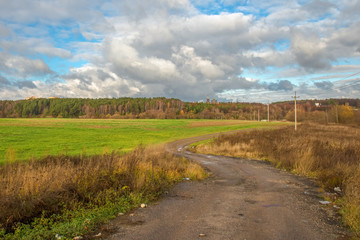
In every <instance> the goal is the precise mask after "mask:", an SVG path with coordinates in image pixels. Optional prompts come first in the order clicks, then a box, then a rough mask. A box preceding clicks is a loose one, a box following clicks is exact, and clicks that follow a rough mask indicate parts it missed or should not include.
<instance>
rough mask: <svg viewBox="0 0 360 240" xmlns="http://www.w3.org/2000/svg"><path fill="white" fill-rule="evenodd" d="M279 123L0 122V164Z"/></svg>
mask: <svg viewBox="0 0 360 240" xmlns="http://www.w3.org/2000/svg"><path fill="white" fill-rule="evenodd" d="M278 124H281V123H267V122H254V121H252V122H250V121H235V120H221V121H220V120H159V119H150V120H137V119H135V120H134V119H131V120H113V119H111V120H110V119H105V120H104V119H39V118H37V119H34V118H32V119H0V163H3V162H4V161H14V160H17V161H19V160H27V159H31V158H38V157H42V156H45V155H59V154H69V155H75V154H88V155H90V154H101V153H103V152H104V151H107V152H109V151H113V150H115V151H123V152H128V151H130V150H131V149H133V148H134V147H136V146H138V145H139V144H144V145H148V144H157V143H166V142H169V141H172V140H176V139H181V138H186V137H192V136H198V135H203V134H208V133H214V132H221V131H230V130H236V129H243V128H253V127H266V126H272V125H278Z"/></svg>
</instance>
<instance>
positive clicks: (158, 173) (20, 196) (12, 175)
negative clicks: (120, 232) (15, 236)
mask: <svg viewBox="0 0 360 240" xmlns="http://www.w3.org/2000/svg"><path fill="white" fill-rule="evenodd" d="M204 176H205V173H204V171H203V170H202V168H201V167H200V166H198V165H196V164H195V163H191V162H189V161H188V160H186V159H183V158H178V157H174V156H172V155H170V154H168V153H166V152H165V151H164V149H163V147H156V148H154V147H153V148H151V149H145V148H144V147H139V148H137V149H136V150H134V151H133V152H131V153H129V154H127V155H119V154H117V153H109V154H108V153H105V154H103V155H97V156H76V157H74V156H56V157H51V156H49V157H45V158H44V159H42V160H37V161H32V162H27V163H11V164H7V165H5V166H2V167H1V168H0V228H5V229H6V230H7V231H13V227H14V226H15V225H16V224H17V223H30V222H31V221H32V220H33V219H34V218H36V217H40V216H43V215H44V214H46V215H48V216H50V215H52V214H59V213H61V212H62V211H63V210H65V209H66V210H69V209H71V208H76V207H78V206H86V205H87V204H88V205H89V204H92V205H101V204H105V201H106V199H107V198H108V197H109V196H107V195H106V194H107V193H108V192H113V193H115V194H116V195H122V194H129V193H131V192H141V193H143V194H153V195H157V194H159V193H161V191H162V190H164V189H166V188H168V187H169V186H170V185H171V184H173V183H174V182H176V181H179V180H181V179H182V178H183V177H190V178H192V179H201V178H203V177H204ZM109 190H111V191H109Z"/></svg>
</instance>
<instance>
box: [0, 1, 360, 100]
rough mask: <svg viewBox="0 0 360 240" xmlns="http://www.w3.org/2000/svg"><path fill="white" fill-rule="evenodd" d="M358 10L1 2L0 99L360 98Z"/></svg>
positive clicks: (343, 4) (348, 4) (299, 4)
mask: <svg viewBox="0 0 360 240" xmlns="http://www.w3.org/2000/svg"><path fill="white" fill-rule="evenodd" d="M359 12H360V2H359V1H352V0H343V1H323V0H314V1H312V0H301V1H296V0H291V1H279V0H274V1H265V0H148V1H145V2H144V1H140V0H122V1H116V0H106V1H105V0H104V1H96V0H77V1H71V0H61V1H60V0H54V1H47V0H14V1H11V2H9V1H1V0H0V99H9V100H15V99H24V98H25V97H28V96H37V97H51V96H58V97H81V98H103V97H110V98H112V97H157V96H165V97H174V98H180V99H182V100H186V101H201V100H204V99H206V97H210V98H213V97H215V98H218V99H219V100H221V101H251V102H274V101H283V100H290V99H291V96H292V95H293V93H294V91H297V92H298V93H299V95H301V97H302V98H307V99H314V98H316V99H325V98H343V97H350V98H358V97H359V92H360V15H359V14H358V13H359Z"/></svg>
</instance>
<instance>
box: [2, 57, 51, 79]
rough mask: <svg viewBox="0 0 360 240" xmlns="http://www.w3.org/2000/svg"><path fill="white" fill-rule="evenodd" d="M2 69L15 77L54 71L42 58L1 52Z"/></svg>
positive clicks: (39, 74)
mask: <svg viewBox="0 0 360 240" xmlns="http://www.w3.org/2000/svg"><path fill="white" fill-rule="evenodd" d="M0 70H1V71H3V72H5V73H7V74H10V75H13V76H14V77H28V76H41V75H46V74H51V73H53V71H51V70H50V68H49V66H48V65H47V64H46V63H45V62H44V61H43V60H41V59H29V58H25V57H20V56H9V55H7V54H1V53H0Z"/></svg>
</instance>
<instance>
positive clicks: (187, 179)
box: [183, 177, 191, 181]
mask: <svg viewBox="0 0 360 240" xmlns="http://www.w3.org/2000/svg"><path fill="white" fill-rule="evenodd" d="M183 180H185V181H190V180H191V179H190V178H188V177H186V178H183Z"/></svg>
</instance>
